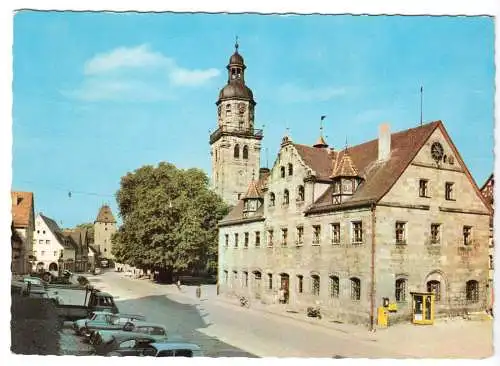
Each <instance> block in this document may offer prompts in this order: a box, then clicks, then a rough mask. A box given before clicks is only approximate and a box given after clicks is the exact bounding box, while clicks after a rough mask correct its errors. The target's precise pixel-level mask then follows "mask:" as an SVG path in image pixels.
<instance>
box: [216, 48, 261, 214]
mask: <svg viewBox="0 0 500 366" xmlns="http://www.w3.org/2000/svg"><path fill="white" fill-rule="evenodd" d="M235 47H236V50H235V52H234V54H233V55H232V56H231V58H230V59H229V64H228V65H227V70H228V77H227V85H226V86H224V88H222V90H221V91H220V93H219V99H218V100H217V103H216V105H217V121H218V125H217V129H216V130H215V131H214V132H213V133H212V134H211V135H210V146H211V155H212V186H213V188H214V190H215V191H216V192H217V193H218V194H219V195H220V196H221V197H223V198H224V200H225V201H226V202H227V203H229V204H230V205H235V204H236V203H237V202H238V200H239V199H240V198H241V196H242V195H243V194H244V193H245V192H246V189H247V187H248V183H249V182H250V180H251V178H252V172H255V171H258V170H259V167H260V149H261V145H260V141H261V140H262V137H263V135H262V130H259V129H255V128H254V116H255V105H256V103H255V101H254V99H253V94H252V91H251V90H250V88H249V87H247V86H246V84H245V69H246V66H245V62H244V60H243V57H242V56H241V55H240V54H239V53H238V43H236V45H235Z"/></svg>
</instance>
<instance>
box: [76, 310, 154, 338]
mask: <svg viewBox="0 0 500 366" xmlns="http://www.w3.org/2000/svg"><path fill="white" fill-rule="evenodd" d="M145 320H146V317H144V315H138V314H111V313H107V314H101V316H99V317H96V319H89V320H87V321H85V326H84V327H82V330H81V331H80V334H82V335H84V336H85V335H87V336H90V334H91V333H92V332H93V331H96V330H122V329H123V327H124V326H125V324H127V323H129V322H131V321H145Z"/></svg>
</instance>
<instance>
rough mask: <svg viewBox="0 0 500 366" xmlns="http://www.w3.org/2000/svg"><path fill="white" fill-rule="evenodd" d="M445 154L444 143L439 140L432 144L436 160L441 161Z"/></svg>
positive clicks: (432, 153) (432, 151) (432, 152)
mask: <svg viewBox="0 0 500 366" xmlns="http://www.w3.org/2000/svg"><path fill="white" fill-rule="evenodd" d="M443 154H444V149H443V145H441V144H440V143H439V142H434V143H433V144H432V145H431V156H432V158H433V159H434V160H436V161H440V160H441V159H442V158H443Z"/></svg>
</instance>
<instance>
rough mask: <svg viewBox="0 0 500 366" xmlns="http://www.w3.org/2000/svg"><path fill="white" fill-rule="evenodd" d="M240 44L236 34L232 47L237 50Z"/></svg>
mask: <svg viewBox="0 0 500 366" xmlns="http://www.w3.org/2000/svg"><path fill="white" fill-rule="evenodd" d="M239 47H240V45H239V44H238V36H236V42H235V43H234V48H235V49H236V52H238V48H239Z"/></svg>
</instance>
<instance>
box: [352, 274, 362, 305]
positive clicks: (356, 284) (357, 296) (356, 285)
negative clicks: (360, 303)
mask: <svg viewBox="0 0 500 366" xmlns="http://www.w3.org/2000/svg"><path fill="white" fill-rule="evenodd" d="M351 300H361V280H360V279H359V278H357V277H351Z"/></svg>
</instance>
